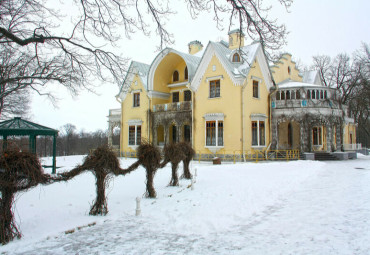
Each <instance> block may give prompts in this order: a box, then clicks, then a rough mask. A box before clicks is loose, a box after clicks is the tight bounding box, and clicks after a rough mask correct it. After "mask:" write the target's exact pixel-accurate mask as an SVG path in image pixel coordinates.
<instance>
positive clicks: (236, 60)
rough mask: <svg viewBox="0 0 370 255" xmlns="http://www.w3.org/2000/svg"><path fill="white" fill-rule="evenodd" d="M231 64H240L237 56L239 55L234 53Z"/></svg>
mask: <svg viewBox="0 0 370 255" xmlns="http://www.w3.org/2000/svg"><path fill="white" fill-rule="evenodd" d="M233 62H240V56H239V54H238V53H235V54H234V55H233Z"/></svg>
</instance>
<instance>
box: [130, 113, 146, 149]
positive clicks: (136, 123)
mask: <svg viewBox="0 0 370 255" xmlns="http://www.w3.org/2000/svg"><path fill="white" fill-rule="evenodd" d="M127 124H128V130H127V132H128V136H127V138H128V139H127V145H128V147H129V148H132V149H136V148H137V147H138V146H139V144H137V127H138V126H140V128H141V137H142V134H143V121H142V120H139V119H134V120H129V121H128V122H127ZM130 126H135V144H133V145H132V144H130ZM141 140H142V139H141V138H140V141H141Z"/></svg>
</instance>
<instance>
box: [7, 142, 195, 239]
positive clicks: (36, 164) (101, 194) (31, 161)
mask: <svg viewBox="0 0 370 255" xmlns="http://www.w3.org/2000/svg"><path fill="white" fill-rule="evenodd" d="M194 154H195V151H194V150H193V149H192V147H191V145H190V144H189V143H185V142H182V143H177V144H170V145H166V146H165V147H164V159H163V161H162V162H161V155H160V151H159V149H158V148H157V147H155V146H153V145H152V144H149V143H142V144H141V145H140V146H139V147H138V149H137V156H138V159H137V161H136V162H134V163H133V164H132V165H131V166H129V167H128V168H127V169H122V168H121V167H120V162H119V160H118V158H117V156H116V155H115V153H114V152H113V151H112V149H111V148H109V147H108V146H107V145H104V146H100V147H98V148H97V149H96V150H94V151H91V152H90V153H89V155H88V156H87V157H85V159H84V162H83V163H82V164H81V165H77V166H76V167H75V168H73V169H72V170H70V171H67V172H64V173H61V174H59V175H58V176H53V175H49V174H44V172H43V170H42V166H41V163H40V161H39V159H38V157H37V156H36V155H35V154H33V153H29V152H21V151H19V150H17V149H11V150H7V151H3V152H2V153H1V154H0V194H1V198H0V242H1V243H2V244H6V243H8V242H10V241H12V240H13V239H14V238H21V236H22V235H21V232H20V231H19V230H18V228H17V226H16V224H15V222H14V214H13V211H12V208H13V207H14V197H15V195H16V193H18V192H21V191H27V190H28V189H30V188H32V187H34V186H37V185H38V184H44V185H45V184H51V183H54V182H59V181H69V180H71V179H72V178H74V177H75V176H77V175H79V174H81V173H83V172H85V171H91V172H92V173H93V174H94V175H95V179H96V199H95V201H94V204H93V205H92V207H91V209H90V213H89V214H90V215H106V214H107V213H108V206H107V198H106V193H105V189H106V186H107V185H108V184H109V181H110V180H111V178H110V177H111V176H113V175H114V176H118V175H126V174H128V173H130V172H132V171H134V170H136V169H137V168H138V167H139V166H140V165H141V166H143V167H144V168H145V170H146V178H147V180H146V193H145V196H146V197H149V198H155V197H156V192H155V189H154V183H153V181H154V176H155V173H156V172H157V170H158V169H159V168H163V167H165V166H166V165H167V164H168V163H170V162H171V164H172V177H171V182H170V185H171V186H178V185H179V183H178V176H177V168H178V165H179V163H180V162H181V161H183V163H184V174H183V176H182V177H183V178H186V179H191V178H192V175H191V173H190V171H189V163H190V161H191V160H192V158H193V156H194Z"/></svg>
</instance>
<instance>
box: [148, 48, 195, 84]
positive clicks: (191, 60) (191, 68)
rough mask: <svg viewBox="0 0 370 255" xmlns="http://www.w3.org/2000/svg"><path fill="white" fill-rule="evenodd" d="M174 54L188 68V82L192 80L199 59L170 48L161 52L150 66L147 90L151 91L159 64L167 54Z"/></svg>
mask: <svg viewBox="0 0 370 255" xmlns="http://www.w3.org/2000/svg"><path fill="white" fill-rule="evenodd" d="M169 53H174V54H177V55H179V56H180V57H181V58H182V59H183V60H184V61H185V63H186V66H187V67H188V80H189V82H190V81H191V80H192V79H193V77H194V74H195V72H196V70H197V68H198V65H199V63H200V59H201V58H200V57H198V56H195V55H190V54H187V53H183V52H180V51H177V50H174V49H172V48H165V49H164V50H162V51H161V52H160V53H159V54H158V55H157V56H156V57H155V59H154V60H153V62H152V64H151V65H150V69H149V74H148V90H153V79H154V74H155V71H156V69H157V67H158V65H159V64H160V63H161V61H162V60H163V59H164V58H165V57H166V56H167V55H168V54H169Z"/></svg>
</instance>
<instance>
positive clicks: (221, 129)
mask: <svg viewBox="0 0 370 255" xmlns="http://www.w3.org/2000/svg"><path fill="white" fill-rule="evenodd" d="M217 131H218V135H217V145H218V146H224V122H223V121H219V122H218V130H217Z"/></svg>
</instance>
